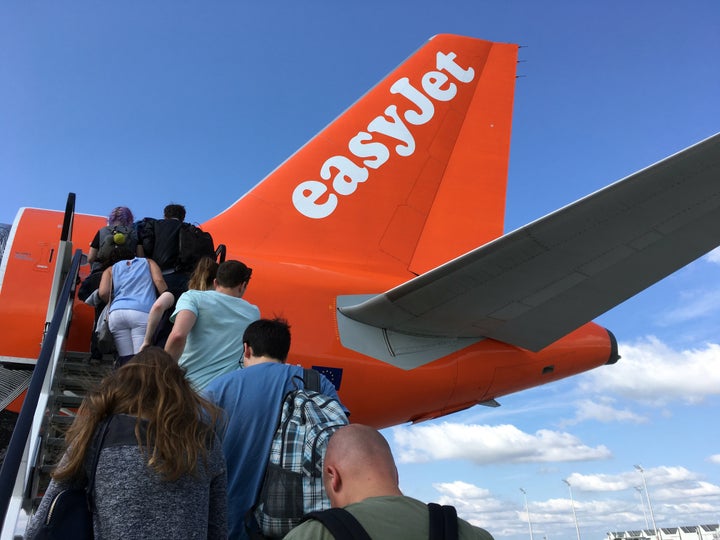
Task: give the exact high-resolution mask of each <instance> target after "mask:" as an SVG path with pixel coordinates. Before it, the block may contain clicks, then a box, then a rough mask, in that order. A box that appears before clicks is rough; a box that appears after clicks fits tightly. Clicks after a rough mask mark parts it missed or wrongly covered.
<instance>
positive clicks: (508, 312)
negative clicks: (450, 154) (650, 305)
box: [338, 134, 720, 351]
mask: <svg viewBox="0 0 720 540" xmlns="http://www.w3.org/2000/svg"><path fill="white" fill-rule="evenodd" d="M719 244H720V134H716V135H714V136H712V137H710V138H708V139H706V140H704V141H701V142H700V143H698V144H696V145H694V146H691V147H689V148H687V149H685V150H683V151H681V152H679V153H677V154H675V155H673V156H670V157H668V158H666V159H664V160H663V161H660V162H658V163H656V164H654V165H652V166H650V167H648V168H646V169H643V170H641V171H639V172H637V173H635V174H633V175H631V176H629V177H627V178H625V179H623V180H620V181H618V182H616V183H614V184H612V185H610V186H608V187H606V188H604V189H602V190H600V191H598V192H596V193H594V194H592V195H589V196H587V197H585V198H583V199H580V200H579V201H577V202H575V203H573V204H570V205H568V206H566V207H564V208H562V209H560V210H558V211H556V212H553V213H552V214H549V215H547V216H545V217H543V218H541V219H539V220H537V221H535V222H533V223H530V224H529V225H526V226H525V227H522V228H520V229H518V230H516V231H514V232H511V233H509V234H506V235H504V236H502V237H500V238H498V239H497V240H495V241H493V242H490V243H488V244H486V245H484V246H482V247H479V248H477V249H475V250H473V251H470V252H468V253H466V254H465V255H462V256H460V257H458V258H456V259H454V260H452V261H450V262H448V263H446V264H444V265H442V266H439V267H437V268H435V269H433V270H431V271H429V272H427V273H425V274H422V275H420V276H418V277H417V278H415V279H412V280H410V281H408V282H406V283H404V284H402V285H400V286H398V287H395V288H393V289H391V290H389V291H387V292H385V293H383V294H379V295H377V296H373V297H370V298H369V299H367V300H365V301H362V302H359V303H356V304H355V305H350V306H345V307H342V306H340V307H339V308H338V309H339V311H340V313H341V314H342V315H344V316H346V317H348V318H350V319H353V320H355V321H358V322H361V323H363V324H366V325H369V326H371V327H375V328H382V329H383V330H386V331H390V332H397V333H401V334H407V335H411V336H423V337H436V338H475V339H478V338H482V337H489V338H492V339H495V340H498V341H502V342H505V343H509V344H511V345H515V346H518V347H523V348H526V349H529V350H532V351H538V350H540V349H542V348H544V347H546V346H547V345H549V344H551V343H553V342H554V341H556V340H558V339H559V338H561V337H563V336H564V335H566V334H568V333H569V332H571V331H573V330H575V329H576V328H578V327H580V326H582V325H583V324H585V323H587V322H589V321H591V320H592V319H594V318H595V317H597V316H599V315H601V314H602V313H604V312H605V311H607V310H609V309H610V308H612V307H614V306H616V305H617V304H619V303H621V302H623V301H624V300H627V299H628V298H630V297H631V296H633V295H635V294H637V293H638V292H640V291H642V290H643V289H645V288H647V287H649V286H650V285H652V284H653V283H655V282H657V281H659V280H660V279H662V278H664V277H666V276H667V275H669V274H671V273H672V272H674V271H676V270H678V269H679V268H681V267H683V266H685V265H686V264H688V263H690V262H692V261H693V260H695V259H696V258H698V257H700V256H702V255H703V254H705V253H707V252H708V251H710V250H712V249H713V248H715V247H717V246H718V245H719Z"/></svg>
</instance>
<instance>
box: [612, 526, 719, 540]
mask: <svg viewBox="0 0 720 540" xmlns="http://www.w3.org/2000/svg"><path fill="white" fill-rule="evenodd" d="M658 532H659V533H660V535H657V534H656V531H655V529H641V530H634V531H614V532H609V533H607V540H720V525H718V524H715V525H690V526H687V525H686V526H684V527H661V528H660V529H659V531H658Z"/></svg>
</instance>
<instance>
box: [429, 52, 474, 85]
mask: <svg viewBox="0 0 720 540" xmlns="http://www.w3.org/2000/svg"><path fill="white" fill-rule="evenodd" d="M456 57H457V55H456V54H455V53H452V52H451V53H447V54H444V53H441V52H439V53H437V56H436V62H435V66H436V67H437V68H438V69H444V70H447V71H448V73H450V75H452V76H453V77H455V78H456V79H457V80H458V81H460V82H462V83H469V82H470V81H472V80H473V77H475V70H474V69H473V68H467V69H463V68H461V67H460V66H458V65H457V64H456V63H455V58H456Z"/></svg>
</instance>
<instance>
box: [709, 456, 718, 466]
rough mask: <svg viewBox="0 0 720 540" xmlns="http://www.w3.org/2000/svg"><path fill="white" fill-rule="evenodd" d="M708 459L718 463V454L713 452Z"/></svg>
mask: <svg viewBox="0 0 720 540" xmlns="http://www.w3.org/2000/svg"><path fill="white" fill-rule="evenodd" d="M708 461H709V462H710V463H717V464H718V465H720V454H714V455H712V456H710V457H709V458H708Z"/></svg>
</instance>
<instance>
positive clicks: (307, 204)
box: [292, 180, 338, 219]
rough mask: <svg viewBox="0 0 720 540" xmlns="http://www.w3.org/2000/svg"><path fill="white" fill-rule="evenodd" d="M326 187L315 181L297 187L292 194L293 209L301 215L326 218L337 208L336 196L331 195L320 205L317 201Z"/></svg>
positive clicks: (325, 190) (308, 181)
mask: <svg viewBox="0 0 720 540" xmlns="http://www.w3.org/2000/svg"><path fill="white" fill-rule="evenodd" d="M327 190H328V189H327V186H326V185H325V184H323V183H322V182H318V181H317V180H307V181H305V182H302V183H300V184H298V185H297V187H296V188H295V190H294V191H293V194H292V201H293V205H294V206H295V208H297V210H298V212H300V213H301V214H303V215H305V216H307V217H309V218H313V219H322V218H326V217H328V216H329V215H330V214H332V213H333V212H334V211H335V208H336V207H337V203H338V198H337V195H335V194H333V193H331V194H330V195H328V200H327V201H326V202H324V203H322V204H319V203H318V202H317V201H318V199H320V197H322V196H323V195H324V194H325V193H327Z"/></svg>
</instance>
